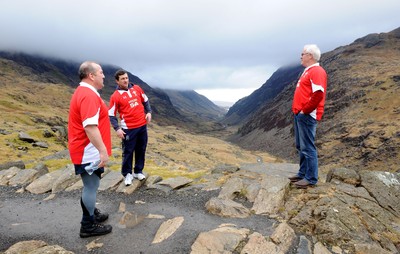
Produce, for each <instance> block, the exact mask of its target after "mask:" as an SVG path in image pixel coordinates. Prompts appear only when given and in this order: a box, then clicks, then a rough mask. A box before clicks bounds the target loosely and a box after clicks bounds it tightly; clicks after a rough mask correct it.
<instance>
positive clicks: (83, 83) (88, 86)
mask: <svg viewBox="0 0 400 254" xmlns="http://www.w3.org/2000/svg"><path fill="white" fill-rule="evenodd" d="M79 85H80V86H83V87H87V88H89V89H90V90H92V91H93V92H95V93H96V94H97V95H98V96H100V94H99V92H97V90H96V88H94V87H93V86H91V85H89V84H88V83H86V82H83V81H81V82H80V83H79Z"/></svg>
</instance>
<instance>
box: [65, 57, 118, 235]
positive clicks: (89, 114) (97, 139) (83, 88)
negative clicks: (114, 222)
mask: <svg viewBox="0 0 400 254" xmlns="http://www.w3.org/2000/svg"><path fill="white" fill-rule="evenodd" d="M79 77H80V79H81V82H80V83H79V86H78V87H77V89H76V90H75V92H74V94H73V95H72V98H71V103H70V108H69V118H68V148H69V153H70V157H71V161H72V163H73V164H74V166H75V174H77V175H78V174H79V175H80V176H81V178H82V182H83V189H82V197H81V207H82V213H83V215H82V221H81V229H80V234H79V235H80V237H90V236H98V235H105V234H108V233H110V232H111V231H112V227H111V226H110V225H103V224H100V223H101V222H103V221H105V220H107V219H108V214H105V213H100V210H99V209H97V208H96V207H95V206H96V194H97V189H98V188H99V185H100V179H101V174H102V173H103V172H104V166H105V165H106V163H107V162H108V160H109V156H110V155H111V134H110V121H109V118H108V108H107V105H106V104H105V103H104V101H103V100H102V99H101V98H100V94H99V93H98V90H100V89H102V88H103V87H104V84H103V80H104V74H103V70H102V68H101V66H100V65H99V64H97V63H94V62H84V63H82V64H81V66H80V67H79Z"/></svg>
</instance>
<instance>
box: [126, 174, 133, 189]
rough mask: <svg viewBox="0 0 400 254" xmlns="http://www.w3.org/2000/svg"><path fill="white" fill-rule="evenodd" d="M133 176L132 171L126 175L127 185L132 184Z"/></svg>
mask: <svg viewBox="0 0 400 254" xmlns="http://www.w3.org/2000/svg"><path fill="white" fill-rule="evenodd" d="M132 180H133V176H132V174H131V173H128V174H126V176H125V185H126V186H129V185H131V184H132Z"/></svg>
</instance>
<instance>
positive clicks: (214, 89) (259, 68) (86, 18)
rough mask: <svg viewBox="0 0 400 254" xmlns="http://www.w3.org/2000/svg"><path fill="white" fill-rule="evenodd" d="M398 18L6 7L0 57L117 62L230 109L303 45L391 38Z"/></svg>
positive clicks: (384, 8) (210, 5) (239, 6)
mask: <svg viewBox="0 0 400 254" xmlns="http://www.w3.org/2000/svg"><path fill="white" fill-rule="evenodd" d="M399 11H400V0H380V1H377V0H334V1H326V0H325V1H324V0H280V1H267V0H198V1H197V0H141V1H139V0H132V1H129V0H126V1H124V0H113V1H104V0H96V1H84V0H68V1H61V0H34V1H33V0H0V50H17V51H24V52H27V53H39V54H42V55H45V56H54V57H59V58H63V59H65V60H75V61H79V62H80V61H84V60H94V61H98V62H100V63H106V64H113V65H117V66H120V67H123V68H124V69H126V70H128V71H130V72H131V73H132V74H134V75H137V76H138V77H140V78H141V79H142V80H143V81H145V82H146V83H148V84H149V85H150V86H152V87H160V88H170V89H180V90H187V89H190V90H196V91H198V92H199V93H202V94H204V95H206V96H207V97H209V99H211V100H213V101H233V102H234V101H236V100H238V99H240V98H241V97H244V96H246V95H248V94H250V93H251V92H252V91H253V90H255V89H257V88H259V87H260V86H261V85H262V84H263V83H264V82H265V81H266V80H267V79H268V78H269V77H270V76H271V75H272V73H273V72H274V71H275V70H276V69H277V68H279V67H280V66H282V65H286V64H290V63H298V62H299V61H300V53H301V51H302V48H303V46H304V44H309V43H315V44H317V45H318V46H319V47H320V48H321V51H322V52H327V51H331V50H333V49H335V48H336V47H339V46H344V45H347V44H350V43H351V42H353V41H354V40H355V39H357V38H360V37H363V36H365V35H367V34H370V33H381V32H389V31H391V30H394V29H396V28H397V27H399V26H400V22H399V21H400V18H399Z"/></svg>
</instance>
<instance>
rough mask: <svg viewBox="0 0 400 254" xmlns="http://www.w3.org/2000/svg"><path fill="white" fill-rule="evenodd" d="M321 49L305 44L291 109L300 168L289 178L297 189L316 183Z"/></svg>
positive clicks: (323, 87) (321, 93)
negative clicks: (316, 136) (302, 69)
mask: <svg viewBox="0 0 400 254" xmlns="http://www.w3.org/2000/svg"><path fill="white" fill-rule="evenodd" d="M320 57H321V51H320V49H319V48H318V47H317V45H305V46H304V49H303V52H302V53H301V64H302V65H303V66H304V67H306V68H305V70H304V71H303V74H302V75H301V77H300V79H299V81H298V82H297V85H296V90H295V93H294V97H293V104H292V111H293V114H294V132H295V140H296V149H297V151H298V152H299V157H300V168H299V171H298V173H297V174H296V175H294V176H291V177H289V180H290V181H291V182H293V183H294V185H295V186H296V187H297V188H307V186H313V185H315V184H317V182H318V154H317V148H316V146H315V133H316V128H317V121H319V120H321V118H322V115H323V113H324V105H325V95H326V87H327V75H326V72H325V70H324V69H323V68H322V67H321V66H320V65H319V63H318V61H319V60H320Z"/></svg>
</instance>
